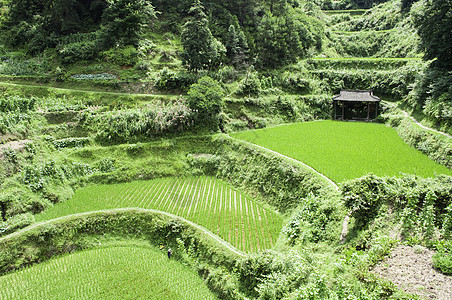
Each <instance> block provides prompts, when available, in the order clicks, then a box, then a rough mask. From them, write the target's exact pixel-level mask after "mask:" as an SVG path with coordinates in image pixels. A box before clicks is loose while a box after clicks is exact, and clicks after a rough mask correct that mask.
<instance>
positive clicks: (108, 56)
mask: <svg viewBox="0 0 452 300" xmlns="http://www.w3.org/2000/svg"><path fill="white" fill-rule="evenodd" d="M101 56H102V58H103V59H104V60H106V61H108V62H111V63H113V64H115V65H118V66H134V65H135V64H136V63H137V62H138V51H137V49H135V47H134V46H130V45H129V46H126V47H122V48H112V49H110V50H107V51H104V52H102V53H101Z"/></svg>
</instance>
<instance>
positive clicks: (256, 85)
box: [235, 72, 262, 96]
mask: <svg viewBox="0 0 452 300" xmlns="http://www.w3.org/2000/svg"><path fill="white" fill-rule="evenodd" d="M261 89H262V86H261V81H260V79H259V76H258V73H257V72H248V73H247V74H246V76H245V78H243V79H242V81H240V83H239V85H238V87H237V90H236V91H235V93H236V94H237V95H239V96H259V93H260V92H261Z"/></svg>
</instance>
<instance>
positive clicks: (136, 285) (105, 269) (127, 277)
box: [0, 247, 216, 300]
mask: <svg viewBox="0 0 452 300" xmlns="http://www.w3.org/2000/svg"><path fill="white" fill-rule="evenodd" d="M0 299H4V300H7V299H14V300H20V299H24V300H28V299H109V300H110V299H216V297H215V296H214V295H213V294H212V292H210V291H209V289H208V288H207V286H206V285H205V284H204V282H203V280H202V279H201V278H200V277H198V276H197V274H196V273H195V272H194V271H193V270H191V269H190V268H189V267H187V266H185V265H183V264H181V263H179V262H177V261H174V260H169V259H168V258H167V257H166V255H165V254H164V253H163V252H162V251H159V250H158V249H152V248H140V247H114V248H101V249H95V250H89V251H83V252H78V253H75V254H71V255H68V256H64V257H58V258H54V259H52V260H50V261H47V262H44V263H41V264H38V265H35V266H32V267H29V268H27V269H24V270H21V271H18V272H15V273H11V274H8V275H4V276H1V277H0Z"/></svg>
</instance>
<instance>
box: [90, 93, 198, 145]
mask: <svg viewBox="0 0 452 300" xmlns="http://www.w3.org/2000/svg"><path fill="white" fill-rule="evenodd" d="M84 118H85V120H84V126H87V127H89V128H91V129H92V130H94V131H95V132H96V140H97V141H99V142H101V143H113V144H117V143H126V142H133V141H135V140H140V139H141V138H143V137H145V138H153V137H157V136H162V135H165V134H170V133H178V132H182V131H183V130H185V129H187V128H190V127H192V126H193V111H192V110H191V109H190V108H189V107H188V106H187V104H186V102H185V100H184V99H183V98H179V99H177V100H176V101H175V103H169V104H164V103H154V104H151V105H149V106H148V107H146V108H144V109H130V110H114V111H111V112H107V113H104V114H100V115H97V114H91V113H89V112H87V113H86V115H85V117H84Z"/></svg>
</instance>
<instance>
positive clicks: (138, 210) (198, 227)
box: [0, 207, 245, 257]
mask: <svg viewBox="0 0 452 300" xmlns="http://www.w3.org/2000/svg"><path fill="white" fill-rule="evenodd" d="M123 212H134V213H148V214H160V215H164V216H167V217H170V218H173V219H178V220H181V221H182V222H184V223H186V224H188V225H189V226H191V227H194V228H195V229H196V230H199V231H201V232H203V233H204V234H207V235H208V236H209V237H211V238H212V239H214V240H215V242H216V243H218V244H220V245H221V247H224V248H227V249H228V250H229V251H231V252H233V253H234V254H236V255H239V256H242V257H244V256H245V254H244V253H243V252H242V251H240V250H239V249H237V248H236V247H234V246H232V245H231V244H229V243H228V242H226V241H224V240H223V239H221V238H220V237H219V236H217V235H215V234H214V233H212V232H211V231H209V230H208V229H206V228H205V227H203V226H201V225H198V224H195V223H193V222H191V221H189V220H186V219H184V218H182V217H180V216H176V215H173V214H170V213H167V212H164V211H159V210H155V209H143V208H135V207H128V208H116V209H106V210H97V211H90V212H84V213H78V214H72V215H67V216H63V217H59V218H55V219H52V220H48V221H44V222H40V223H36V224H33V225H30V226H28V227H25V228H23V229H21V230H19V231H16V232H13V233H11V234H9V235H7V236H4V237H2V238H0V243H2V242H4V241H7V240H9V239H11V238H14V237H16V236H19V235H21V234H23V233H25V232H28V231H31V230H33V229H35V228H38V227H41V226H45V225H48V224H52V223H56V222H58V221H65V220H73V219H75V218H80V217H85V216H90V215H95V214H98V213H123Z"/></svg>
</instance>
